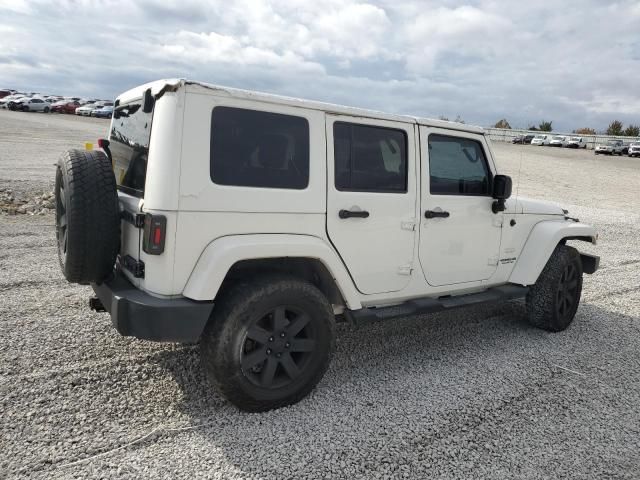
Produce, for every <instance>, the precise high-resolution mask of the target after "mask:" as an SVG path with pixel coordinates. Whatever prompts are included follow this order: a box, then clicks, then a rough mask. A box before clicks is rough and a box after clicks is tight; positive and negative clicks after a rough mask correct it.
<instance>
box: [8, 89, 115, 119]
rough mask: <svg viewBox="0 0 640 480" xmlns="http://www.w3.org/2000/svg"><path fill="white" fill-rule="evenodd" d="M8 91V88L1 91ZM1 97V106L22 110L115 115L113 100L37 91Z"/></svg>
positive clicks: (14, 93)
mask: <svg viewBox="0 0 640 480" xmlns="http://www.w3.org/2000/svg"><path fill="white" fill-rule="evenodd" d="M2 93H7V91H6V90H4V91H0V96H2ZM8 93H9V94H8V95H3V96H2V98H0V108H1V109H7V110H14V111H22V112H43V113H49V112H52V113H70V114H76V115H84V116H87V117H89V116H91V117H98V118H111V117H112V116H113V102H111V101H108V100H97V99H94V100H90V99H85V98H80V97H59V96H54V95H40V94H37V93H31V94H27V93H18V92H8Z"/></svg>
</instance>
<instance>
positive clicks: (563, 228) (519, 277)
mask: <svg viewBox="0 0 640 480" xmlns="http://www.w3.org/2000/svg"><path fill="white" fill-rule="evenodd" d="M577 237H583V238H588V239H590V241H591V242H592V243H595V242H596V231H595V229H594V228H593V227H592V226H590V225H585V224H582V223H568V222H566V221H564V220H551V221H542V222H539V223H537V224H536V226H535V227H534V228H533V229H532V230H531V233H530V234H529V237H528V238H527V242H526V244H525V245H524V248H523V249H522V253H521V254H520V258H519V259H518V261H517V263H516V265H515V268H514V269H513V272H512V273H511V276H510V277H509V281H510V282H511V283H518V284H521V285H532V284H534V283H535V282H536V280H537V279H538V275H540V272H542V269H543V268H544V266H545V264H546V263H547V259H548V258H549V257H550V256H551V254H552V253H553V250H554V249H555V248H556V245H558V243H559V242H560V241H561V240H562V239H564V238H577Z"/></svg>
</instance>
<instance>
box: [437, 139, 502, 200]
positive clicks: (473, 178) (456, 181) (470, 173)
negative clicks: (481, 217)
mask: <svg viewBox="0 0 640 480" xmlns="http://www.w3.org/2000/svg"><path fill="white" fill-rule="evenodd" d="M429 174H430V186H431V193H432V194H433V195H489V194H490V192H491V176H490V174H489V170H488V168H487V161H486V158H485V155H484V151H483V150H482V146H481V145H480V143H478V142H476V141H475V140H469V139H466V138H460V137H450V136H445V135H429Z"/></svg>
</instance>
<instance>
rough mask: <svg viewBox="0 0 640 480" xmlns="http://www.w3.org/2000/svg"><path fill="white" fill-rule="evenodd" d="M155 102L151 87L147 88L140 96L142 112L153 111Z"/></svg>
mask: <svg viewBox="0 0 640 480" xmlns="http://www.w3.org/2000/svg"><path fill="white" fill-rule="evenodd" d="M155 102H156V100H155V98H153V95H151V89H150V88H147V89H146V90H145V91H144V95H143V96H142V111H143V112H144V113H151V112H152V111H153V105H154V103H155Z"/></svg>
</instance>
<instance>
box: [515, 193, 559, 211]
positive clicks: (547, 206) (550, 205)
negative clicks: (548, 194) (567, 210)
mask: <svg viewBox="0 0 640 480" xmlns="http://www.w3.org/2000/svg"><path fill="white" fill-rule="evenodd" d="M516 212H517V213H523V214H532V215H564V210H563V209H562V207H560V206H559V205H558V204H557V203H554V202H545V201H544V200H534V199H532V198H525V197H518V199H517V206H516Z"/></svg>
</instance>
